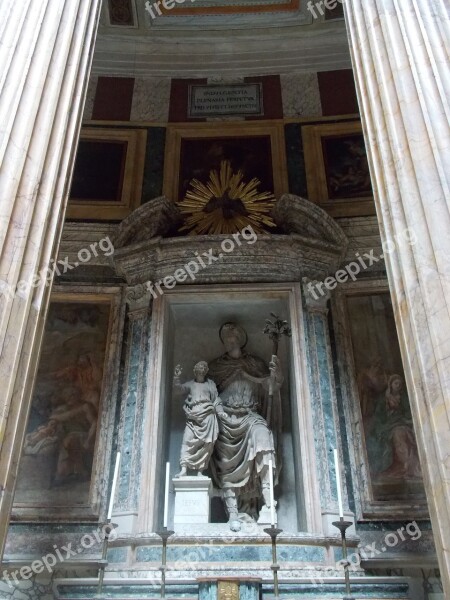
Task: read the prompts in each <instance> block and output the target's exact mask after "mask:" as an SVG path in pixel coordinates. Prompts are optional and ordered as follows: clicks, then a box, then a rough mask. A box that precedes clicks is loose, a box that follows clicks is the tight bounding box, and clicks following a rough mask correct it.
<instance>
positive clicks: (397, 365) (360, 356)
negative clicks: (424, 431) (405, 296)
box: [347, 294, 425, 501]
mask: <svg viewBox="0 0 450 600" xmlns="http://www.w3.org/2000/svg"><path fill="white" fill-rule="evenodd" d="M347 306H348V314H349V321H350V329H351V337H352V345H353V355H354V361H355V367H356V374H357V381H358V392H359V401H360V411H361V418H362V423H363V431H364V438H365V445H366V454H367V462H368V470H369V472H370V478H371V487H372V490H371V491H372V497H373V500H375V501H402V500H411V499H423V498H424V496H425V492H424V488H423V482H422V474H421V469H420V463H419V456H418V452H417V444H416V438H415V434H414V429H413V423H412V416H411V409H410V405H409V400H408V393H407V390H406V384H405V378H404V373H403V367H402V362H401V357H400V348H399V344H398V339H397V334H396V328H395V322H394V314H393V310H392V304H391V300H390V297H389V294H374V295H370V296H353V297H348V298H347Z"/></svg>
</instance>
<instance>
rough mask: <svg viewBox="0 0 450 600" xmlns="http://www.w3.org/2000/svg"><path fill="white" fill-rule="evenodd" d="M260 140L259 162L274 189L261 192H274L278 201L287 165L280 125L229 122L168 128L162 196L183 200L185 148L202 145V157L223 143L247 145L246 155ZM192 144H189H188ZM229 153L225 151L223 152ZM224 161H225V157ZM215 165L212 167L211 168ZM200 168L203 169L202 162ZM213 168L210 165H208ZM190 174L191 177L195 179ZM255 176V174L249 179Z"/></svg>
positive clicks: (283, 189) (285, 181) (285, 182)
mask: <svg viewBox="0 0 450 600" xmlns="http://www.w3.org/2000/svg"><path fill="white" fill-rule="evenodd" d="M257 140H261V142H262V144H263V146H264V147H265V148H267V151H266V153H265V154H264V151H263V150H261V149H260V153H261V157H260V160H259V163H262V164H263V165H264V168H267V169H269V170H270V173H269V179H270V181H271V182H272V185H273V189H271V190H264V191H270V192H273V194H274V195H275V198H279V197H280V196H281V195H282V194H284V193H286V192H288V191H289V186H288V177H287V165H286V150H285V141H284V128H283V124H282V123H281V122H280V123H278V122H273V121H271V122H265V121H258V122H247V121H243V122H239V123H236V122H228V123H220V124H218V123H212V122H207V123H193V124H189V125H185V124H182V125H178V124H173V125H169V126H168V127H167V138H166V151H165V160H164V183H163V193H164V195H165V196H166V197H167V198H169V199H170V200H172V201H174V202H175V201H178V200H181V199H182V198H181V197H180V196H181V195H182V193H180V192H181V188H182V182H180V178H181V173H182V169H183V164H182V163H183V158H184V157H185V156H186V155H188V153H189V151H188V147H189V145H190V144H191V146H192V147H195V146H196V145H197V146H198V144H199V143H202V142H203V143H204V148H205V156H206V155H207V154H208V149H210V148H211V147H212V146H215V147H218V146H220V144H221V143H222V142H223V143H224V144H225V145H228V146H230V144H232V143H233V141H236V142H237V145H239V146H240V148H241V149H242V148H245V145H246V143H247V144H248V146H249V149H250V150H249V152H250V151H251V150H252V149H251V146H252V141H253V142H255V143H256V141H257ZM191 142H192V143H191ZM230 151H232V150H230V149H229V147H228V148H227V150H226V152H230ZM223 158H225V159H228V158H229V157H228V156H226V155H225V156H224V157H223ZM216 166H218V165H215V164H214V167H216ZM240 166H241V165H239V160H237V161H236V168H239V167H240ZM199 167H201V168H203V169H205V168H206V167H205V163H204V161H202V164H201V165H199ZM211 168H212V165H211ZM195 175H196V174H195V173H193V175H192V177H195ZM255 175H256V176H258V173H255V174H253V173H252V175H251V176H255Z"/></svg>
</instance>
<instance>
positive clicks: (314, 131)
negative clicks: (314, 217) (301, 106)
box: [302, 121, 375, 217]
mask: <svg viewBox="0 0 450 600" xmlns="http://www.w3.org/2000/svg"><path fill="white" fill-rule="evenodd" d="M302 135H303V144H304V151H305V166H306V178H307V185H308V197H309V199H310V200H311V201H312V202H317V204H319V205H320V206H321V207H322V208H324V209H325V210H326V211H327V212H328V213H330V215H331V216H333V217H352V216H364V215H373V214H375V204H374V202H373V191H372V184H371V180H370V172H369V164H368V161H367V154H366V148H365V144H364V137H363V133H362V128H361V123H360V122H359V121H350V122H341V123H324V124H320V125H306V126H305V127H303V128H302Z"/></svg>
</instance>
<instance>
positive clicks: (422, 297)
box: [344, 0, 450, 595]
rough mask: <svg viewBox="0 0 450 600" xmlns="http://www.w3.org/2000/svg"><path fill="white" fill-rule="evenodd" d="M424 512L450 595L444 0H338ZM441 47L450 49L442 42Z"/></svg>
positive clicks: (449, 152) (449, 196)
mask: <svg viewBox="0 0 450 600" xmlns="http://www.w3.org/2000/svg"><path fill="white" fill-rule="evenodd" d="M344 7H345V12H346V20H347V28H348V34H349V38H350V50H351V55H352V61H353V68H354V71H355V78H356V85H357V91H358V96H359V103H360V107H361V115H362V120H363V125H364V130H365V135H366V141H367V143H366V146H367V147H368V156H369V163H370V167H371V174H372V179H373V184H374V190H375V200H376V206H377V213H378V219H379V221H380V226H381V235H382V239H383V241H386V240H394V239H396V236H397V237H398V236H401V234H402V232H404V231H405V230H407V229H408V230H410V231H411V230H412V231H413V232H414V234H415V238H416V240H417V241H416V243H415V244H414V245H403V246H400V247H399V248H398V250H397V252H395V253H392V254H389V255H388V256H387V257H386V265H387V270H388V277H389V282H390V288H391V294H392V299H393V305H394V310H395V317H396V323H397V329H398V333H399V340H400V346H401V350H402V357H403V362H404V368H405V374H406V378H407V385H408V393H409V397H410V402H411V409H412V414H413V419H414V425H415V430H416V436H417V442H418V447H419V453H420V458H421V464H422V469H423V472H424V479H425V485H426V488H427V495H428V502H429V508H430V515H431V519H432V525H433V531H434V535H435V540H436V546H437V553H438V558H439V563H440V568H441V573H442V577H443V582H444V589H445V590H446V594H447V595H450V547H449V543H448V532H449V531H450V452H449V449H450V260H449V257H450V236H449V232H450V211H449V206H450V192H449V188H450V172H449V170H448V164H449V163H450V127H449V114H450V106H449V101H448V98H449V97H450V80H449V77H448V39H449V38H448V31H449V15H448V11H447V9H446V3H445V1H444V0H416V1H414V2H410V1H409V0H399V1H395V0H373V1H371V2H366V1H365V0H348V1H347V2H345V4H344ZM446 50H447V51H446Z"/></svg>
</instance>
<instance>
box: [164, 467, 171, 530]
mask: <svg viewBox="0 0 450 600" xmlns="http://www.w3.org/2000/svg"><path fill="white" fill-rule="evenodd" d="M169 478H170V463H166V487H165V491H164V494H165V495H164V520H163V527H167V522H168V520H169Z"/></svg>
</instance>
